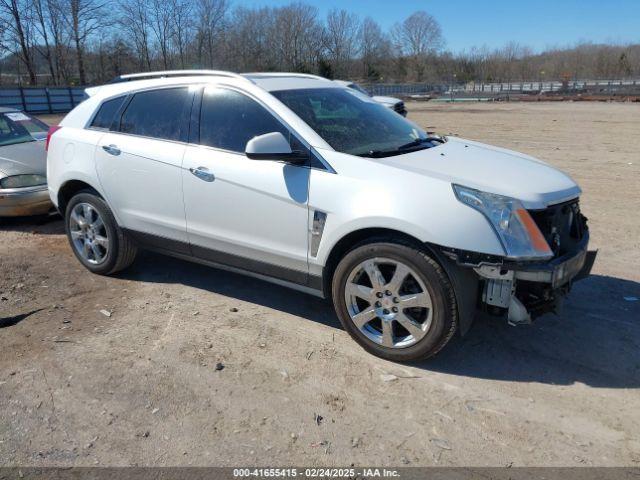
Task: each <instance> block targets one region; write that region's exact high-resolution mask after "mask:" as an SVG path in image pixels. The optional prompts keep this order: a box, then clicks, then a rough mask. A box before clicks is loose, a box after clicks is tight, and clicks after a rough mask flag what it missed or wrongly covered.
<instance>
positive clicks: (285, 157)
mask: <svg viewBox="0 0 640 480" xmlns="http://www.w3.org/2000/svg"><path fill="white" fill-rule="evenodd" d="M244 153H245V155H246V156H247V158H251V159H253V160H282V161H285V162H289V163H293V164H295V165H300V164H303V163H305V162H307V161H308V160H309V156H308V155H306V154H305V153H303V152H298V151H292V150H291V146H290V145H289V142H288V141H287V139H286V138H284V135H282V133H280V132H271V133H265V134H264V135H258V136H257V137H253V138H252V139H251V140H249V141H248V142H247V146H246V147H245V149H244Z"/></svg>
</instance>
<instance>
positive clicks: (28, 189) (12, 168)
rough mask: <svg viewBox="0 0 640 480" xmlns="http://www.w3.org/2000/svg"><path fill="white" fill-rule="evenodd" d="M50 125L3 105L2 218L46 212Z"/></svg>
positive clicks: (0, 157)
mask: <svg viewBox="0 0 640 480" xmlns="http://www.w3.org/2000/svg"><path fill="white" fill-rule="evenodd" d="M48 129H49V126H48V125H47V124H46V123H44V122H42V121H40V120H38V119H37V118H34V117H32V116H31V115H29V114H27V113H24V112H22V111H20V110H16V109H12V108H6V107H0V217H16V216H23V215H40V214H45V213H47V212H48V211H49V210H51V208H52V204H51V200H50V199H49V192H48V191H47V176H46V174H47V172H46V170H47V153H46V151H45V139H46V138H47V131H48Z"/></svg>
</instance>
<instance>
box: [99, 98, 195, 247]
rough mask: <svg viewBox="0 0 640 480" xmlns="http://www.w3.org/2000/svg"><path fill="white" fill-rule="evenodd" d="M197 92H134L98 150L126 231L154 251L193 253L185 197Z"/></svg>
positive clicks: (101, 170) (102, 171) (107, 191)
mask: <svg viewBox="0 0 640 480" xmlns="http://www.w3.org/2000/svg"><path fill="white" fill-rule="evenodd" d="M192 101H193V92H191V91H189V89H188V88H187V87H178V88H175V87H174V88H163V89H156V90H147V91H141V92H137V93H134V94H133V95H132V97H131V98H130V99H128V103H126V105H125V106H123V107H121V111H122V108H124V110H123V111H122V114H121V116H120V117H119V119H118V120H116V121H115V122H114V124H113V125H112V127H111V131H109V132H108V133H106V134H105V135H104V136H103V137H102V138H101V139H100V142H99V144H98V148H97V149H96V168H97V172H98V177H99V179H100V183H101V185H102V187H103V189H104V192H105V195H106V196H107V201H108V202H109V205H111V207H112V208H113V209H114V210H115V212H116V215H117V217H118V220H119V222H120V223H121V226H122V227H123V228H125V229H127V230H129V231H130V233H131V234H132V235H133V236H134V237H136V238H138V239H139V240H143V241H144V242H145V243H149V244H151V245H152V246H156V247H160V248H165V249H169V250H178V251H180V252H182V253H188V252H189V246H188V239H187V233H186V220H185V214H184V202H183V195H182V174H181V169H182V159H183V156H184V151H185V148H186V141H185V140H186V139H187V135H188V127H189V114H190V108H191V104H192Z"/></svg>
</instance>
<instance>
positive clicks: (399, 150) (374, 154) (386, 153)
mask: <svg viewBox="0 0 640 480" xmlns="http://www.w3.org/2000/svg"><path fill="white" fill-rule="evenodd" d="M445 141H446V140H445V139H444V138H442V137H437V136H430V137H424V138H416V139H415V140H413V141H411V142H408V143H405V144H404V145H400V146H399V147H396V148H392V149H390V150H369V151H368V152H365V153H360V154H358V157H370V158H384V157H392V156H394V155H402V154H403V153H409V152H411V151H416V150H422V148H420V147H422V145H424V144H425V143H429V144H431V145H430V146H429V147H426V148H431V147H433V146H434V145H433V144H432V142H438V143H444V142H445Z"/></svg>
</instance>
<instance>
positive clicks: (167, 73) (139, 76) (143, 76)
mask: <svg viewBox="0 0 640 480" xmlns="http://www.w3.org/2000/svg"><path fill="white" fill-rule="evenodd" d="M195 76H218V77H231V78H242V79H245V77H243V76H242V75H238V74H237V73H233V72H225V71H223V70H164V71H160V72H143V73H129V74H127V75H120V76H119V77H116V78H114V79H113V80H111V81H110V82H109V83H121V82H131V81H135V80H150V79H154V78H168V77H195Z"/></svg>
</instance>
